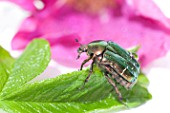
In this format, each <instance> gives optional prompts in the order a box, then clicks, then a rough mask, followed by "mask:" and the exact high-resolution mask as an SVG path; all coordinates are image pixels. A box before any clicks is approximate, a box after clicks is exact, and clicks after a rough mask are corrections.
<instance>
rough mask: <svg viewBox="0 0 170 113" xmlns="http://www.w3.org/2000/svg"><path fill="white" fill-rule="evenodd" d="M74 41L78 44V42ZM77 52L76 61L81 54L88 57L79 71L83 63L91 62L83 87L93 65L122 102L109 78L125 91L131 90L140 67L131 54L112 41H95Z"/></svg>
mask: <svg viewBox="0 0 170 113" xmlns="http://www.w3.org/2000/svg"><path fill="white" fill-rule="evenodd" d="M76 41H77V42H78V40H76ZM77 52H78V57H77V59H79V58H80V55H81V53H83V52H86V53H87V55H88V56H89V57H88V58H87V59H86V60H84V61H83V63H82V64H81V67H80V70H82V68H83V66H84V64H85V63H87V62H88V61H89V60H92V64H91V66H90V71H89V74H88V76H87V78H86V79H85V81H84V85H85V83H86V82H88V80H89V78H90V75H91V74H92V73H93V66H94V64H96V65H97V66H98V67H99V68H100V69H101V70H102V71H103V72H104V75H105V78H106V79H107V80H108V82H109V83H110V84H111V85H112V86H113V87H114V89H115V91H116V93H117V95H118V98H119V100H122V96H121V93H120V91H119V89H118V88H117V86H116V84H115V82H114V81H113V80H112V79H111V78H113V79H114V80H115V81H116V82H117V83H119V84H120V85H122V86H124V87H125V88H126V89H131V88H132V87H133V86H134V84H135V83H136V81H137V78H138V75H139V72H140V65H139V63H138V62H137V60H136V59H135V58H134V55H133V54H132V53H131V52H129V51H127V50H125V49H123V48H122V47H120V46H119V45H118V44H116V43H114V42H112V41H104V40H97V41H93V42H90V43H89V44H87V45H81V46H80V47H79V48H78V50H77Z"/></svg>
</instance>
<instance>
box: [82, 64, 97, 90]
mask: <svg viewBox="0 0 170 113" xmlns="http://www.w3.org/2000/svg"><path fill="white" fill-rule="evenodd" d="M93 65H94V61H93V62H92V64H91V66H90V70H89V74H88V76H87V77H86V79H85V80H84V84H83V87H84V86H85V84H86V83H87V82H88V80H89V78H90V76H91V74H92V73H93Z"/></svg>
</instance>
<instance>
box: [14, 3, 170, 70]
mask: <svg viewBox="0 0 170 113" xmlns="http://www.w3.org/2000/svg"><path fill="white" fill-rule="evenodd" d="M13 1H14V0H13ZM15 1H20V0H15ZM75 1H76V2H75ZM78 1H79V0H66V2H65V3H62V2H61V0H58V1H57V0H52V1H51V0H42V2H43V3H44V8H43V9H41V10H36V11H35V10H34V11H32V10H29V11H32V14H31V15H30V17H28V18H26V19H25V20H24V22H23V23H22V25H21V27H20V29H19V31H18V32H17V34H16V35H15V36H14V39H13V41H12V48H13V49H23V48H24V47H25V46H26V45H27V44H28V43H29V42H30V41H31V40H32V39H34V38H37V37H41V38H45V39H47V40H48V41H49V42H50V44H51V47H52V58H53V59H55V60H56V61H57V62H58V63H61V64H63V65H66V66H71V67H74V66H80V63H81V62H82V59H84V57H83V58H82V59H81V60H78V61H77V60H76V57H77V48H78V47H79V44H78V43H76V42H75V39H76V38H77V39H79V41H80V42H81V43H82V44H87V43H89V42H91V41H93V40H112V41H114V42H116V43H118V44H120V45H121V46H123V47H125V48H127V47H131V46H134V45H141V48H140V50H139V52H138V53H139V57H140V59H139V60H140V62H141V64H142V66H146V65H147V64H148V63H149V62H151V61H153V60H154V59H156V58H158V57H161V56H163V55H165V54H166V52H167V51H168V50H169V49H170V21H169V19H167V18H166V17H165V16H164V15H163V14H162V12H161V11H160V9H159V8H158V7H157V6H156V5H155V4H154V3H153V2H152V1H151V0H104V1H103V0H101V1H100V2H102V3H100V2H99V1H98V0H94V1H93V2H89V0H86V1H88V2H86V1H85V0H82V2H78ZM96 2H98V3H96ZM94 4H95V5H94ZM28 5H32V3H27V4H23V6H22V7H26V6H28ZM33 9H34V8H33Z"/></svg>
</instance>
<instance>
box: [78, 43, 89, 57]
mask: <svg viewBox="0 0 170 113" xmlns="http://www.w3.org/2000/svg"><path fill="white" fill-rule="evenodd" d="M77 52H78V56H77V59H79V58H80V55H81V53H83V52H87V45H81V46H80V47H79V48H78V49H77Z"/></svg>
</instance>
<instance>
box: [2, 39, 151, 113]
mask: <svg viewBox="0 0 170 113" xmlns="http://www.w3.org/2000/svg"><path fill="white" fill-rule="evenodd" d="M49 60H50V49H49V45H48V43H47V42H46V41H45V40H41V39H38V40H34V41H33V42H32V43H31V44H30V45H29V46H28V47H27V49H26V51H25V52H24V53H23V55H22V56H21V57H20V58H19V59H17V60H16V61H15V63H14V67H13V69H12V72H11V73H10V75H9V79H8V81H7V83H6V85H5V87H4V89H3V92H2V93H1V98H0V108H2V109H3V110H5V111H7V112H10V113H66V112H69V113H75V112H76V113H84V112H94V111H97V112H99V111H100V112H101V111H102V112H103V111H105V110H107V109H109V110H113V111H120V110H123V109H128V108H127V107H126V106H125V105H124V104H122V103H121V102H120V101H119V100H118V99H117V95H116V93H115V91H114V90H113V87H112V86H111V85H110V84H109V83H108V82H107V80H106V79H105V77H104V76H103V73H102V72H101V71H100V70H99V69H98V68H97V67H95V69H94V72H93V74H92V75H91V78H90V80H89V82H88V83H86V85H85V87H84V88H82V86H83V83H84V80H85V78H86V77H87V75H88V73H89V69H87V70H83V71H75V72H72V73H68V74H64V75H60V76H58V77H56V78H53V79H47V80H43V81H38V82H34V83H32V82H30V80H32V79H33V78H34V77H36V76H37V75H39V74H40V73H42V72H43V71H44V69H45V68H46V66H47V65H48V62H49ZM5 68H6V67H5ZM5 68H4V67H3V68H1V67H0V69H1V70H0V71H1V72H2V73H5V71H4V70H6V69H5ZM148 82H149V81H148V80H147V78H146V76H144V75H143V74H140V75H139V79H138V82H137V84H136V85H135V86H134V87H133V89H132V90H129V91H127V90H126V89H125V88H124V87H122V86H120V85H119V84H117V86H118V88H119V89H120V92H121V93H122V96H123V97H124V100H123V101H124V102H125V103H126V105H127V106H128V107H129V108H132V107H136V106H139V105H141V104H143V103H145V102H146V101H147V100H149V99H151V94H150V93H149V92H148V90H147V88H146V87H147V85H148Z"/></svg>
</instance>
